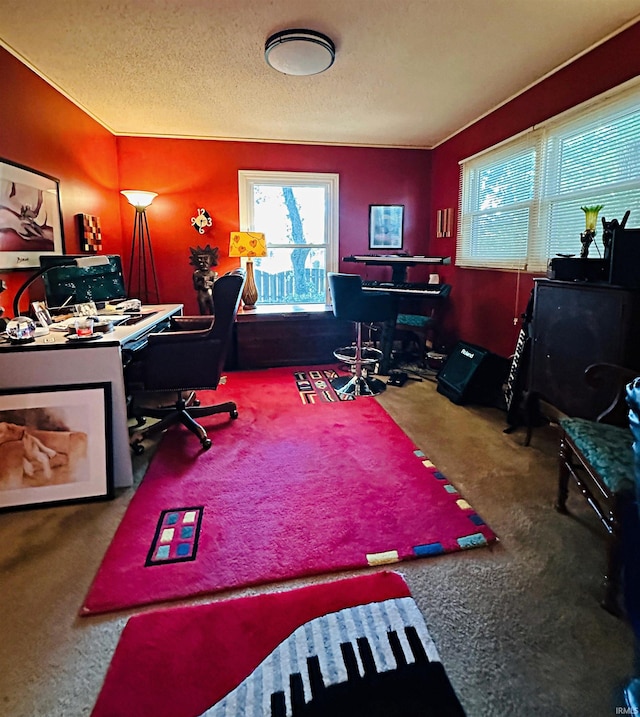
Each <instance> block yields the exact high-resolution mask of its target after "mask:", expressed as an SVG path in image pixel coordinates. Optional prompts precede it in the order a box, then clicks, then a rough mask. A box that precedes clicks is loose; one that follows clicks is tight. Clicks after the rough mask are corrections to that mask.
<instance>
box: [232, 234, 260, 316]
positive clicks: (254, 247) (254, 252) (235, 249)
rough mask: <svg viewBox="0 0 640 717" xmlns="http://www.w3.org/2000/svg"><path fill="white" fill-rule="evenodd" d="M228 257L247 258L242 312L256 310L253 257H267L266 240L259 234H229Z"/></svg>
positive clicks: (256, 295)
mask: <svg viewBox="0 0 640 717" xmlns="http://www.w3.org/2000/svg"><path fill="white" fill-rule="evenodd" d="M229 256H244V257H246V258H247V264H246V267H245V268H246V271H247V279H246V281H245V283H244V290H243V291H242V303H243V304H244V310H245V311H246V310H251V309H255V308H256V301H258V289H257V287H256V280H255V277H254V275H253V257H260V256H267V240H266V239H265V236H264V234H262V233H260V232H231V240H230V241H229Z"/></svg>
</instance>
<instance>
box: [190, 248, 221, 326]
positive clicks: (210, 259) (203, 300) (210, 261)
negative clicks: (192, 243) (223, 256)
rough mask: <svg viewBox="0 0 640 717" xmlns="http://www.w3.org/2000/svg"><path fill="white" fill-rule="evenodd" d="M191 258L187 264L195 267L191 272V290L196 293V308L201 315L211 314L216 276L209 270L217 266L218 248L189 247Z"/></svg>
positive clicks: (215, 273)
mask: <svg viewBox="0 0 640 717" xmlns="http://www.w3.org/2000/svg"><path fill="white" fill-rule="evenodd" d="M189 251H190V252H191V257H190V258H189V263H190V264H191V266H195V268H196V270H195V271H194V272H193V275H192V279H193V288H194V289H195V290H196V292H197V293H198V307H199V309H200V313H201V314H202V315H205V314H213V282H214V281H215V280H216V279H217V278H218V274H217V272H215V271H212V270H211V267H212V266H217V265H218V247H213V248H211V246H210V245H209V244H207V246H206V247H204V249H203V248H202V247H201V246H198V247H196V248H195V249H194V248H193V247H189Z"/></svg>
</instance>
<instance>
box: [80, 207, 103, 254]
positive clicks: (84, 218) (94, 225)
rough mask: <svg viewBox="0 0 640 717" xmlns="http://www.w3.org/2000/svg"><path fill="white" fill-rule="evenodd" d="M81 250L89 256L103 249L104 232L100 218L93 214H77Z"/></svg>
mask: <svg viewBox="0 0 640 717" xmlns="http://www.w3.org/2000/svg"><path fill="white" fill-rule="evenodd" d="M76 223H77V226H78V235H79V236H80V248H81V249H82V251H86V252H87V253H88V254H96V253H97V252H98V249H100V248H101V247H102V230H101V228H100V217H94V216H92V215H91V214H76Z"/></svg>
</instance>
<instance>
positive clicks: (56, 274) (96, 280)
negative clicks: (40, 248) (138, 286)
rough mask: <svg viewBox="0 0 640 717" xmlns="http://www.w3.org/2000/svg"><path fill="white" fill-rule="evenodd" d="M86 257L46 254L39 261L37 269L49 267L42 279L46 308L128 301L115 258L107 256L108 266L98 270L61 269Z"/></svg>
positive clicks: (122, 277)
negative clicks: (92, 302) (66, 264)
mask: <svg viewBox="0 0 640 717" xmlns="http://www.w3.org/2000/svg"><path fill="white" fill-rule="evenodd" d="M87 256H88V255H87V254H64V255H51V254H45V255H42V256H41V257H40V267H41V268H42V269H44V268H49V267H50V268H49V270H48V271H47V272H46V273H45V274H44V275H43V277H42V278H43V281H44V288H45V297H46V300H47V305H48V306H50V307H58V306H68V305H70V304H82V303H85V302H87V301H94V302H96V303H98V302H107V301H115V300H117V299H126V298H127V292H126V289H125V285H124V276H123V273H122V261H121V259H120V257H119V256H118V255H117V254H110V255H107V258H108V259H109V263H108V264H103V265H101V266H89V267H79V266H62V265H63V264H65V263H67V262H69V260H70V259H79V258H81V257H82V258H86V257H87Z"/></svg>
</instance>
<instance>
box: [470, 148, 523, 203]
mask: <svg viewBox="0 0 640 717" xmlns="http://www.w3.org/2000/svg"><path fill="white" fill-rule="evenodd" d="M535 159H536V155H535V151H534V150H533V149H529V150H527V152H526V153H524V154H521V155H520V156H516V157H508V158H505V159H502V160H501V161H499V162H495V163H494V164H491V165H489V166H487V167H483V168H481V169H480V170H479V171H478V203H477V207H476V208H477V209H480V210H482V209H493V208H495V207H501V206H504V205H505V204H513V203H515V202H526V201H527V200H529V199H531V197H532V196H533V176H534V169H535Z"/></svg>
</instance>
